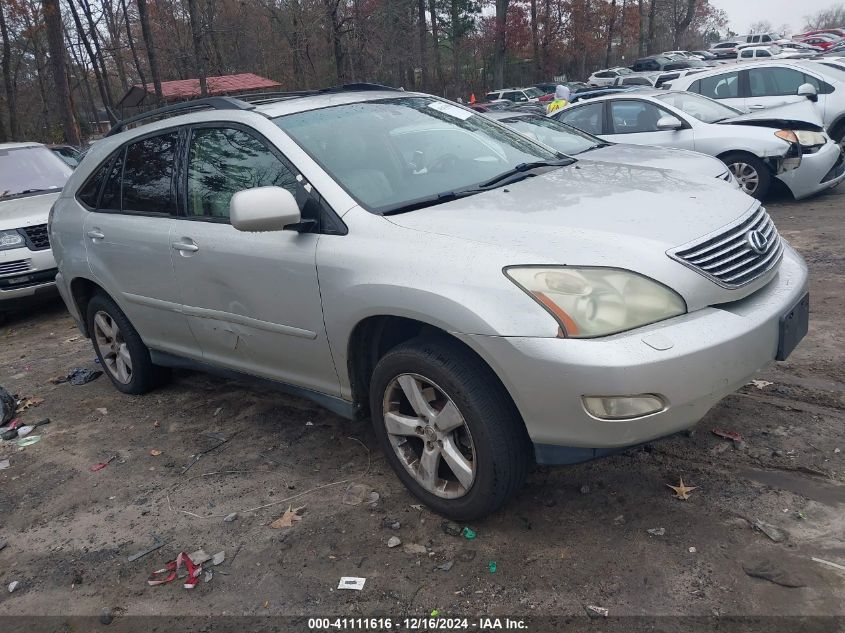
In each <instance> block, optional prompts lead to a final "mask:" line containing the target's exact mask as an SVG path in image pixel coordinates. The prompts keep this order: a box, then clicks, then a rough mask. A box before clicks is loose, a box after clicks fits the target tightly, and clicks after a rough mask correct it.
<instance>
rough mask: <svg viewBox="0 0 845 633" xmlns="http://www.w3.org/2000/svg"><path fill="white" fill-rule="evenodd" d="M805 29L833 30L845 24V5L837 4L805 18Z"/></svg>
mask: <svg viewBox="0 0 845 633" xmlns="http://www.w3.org/2000/svg"><path fill="white" fill-rule="evenodd" d="M804 20H805V23H804V29H805V30H807V31H811V30H814V29H833V28H836V27H839V26H842V25H843V24H845V4H837V5H835V6H832V7H830V8H829V9H824V10H823V11H818V12H817V13H814V14H813V15H808V16H805V17H804Z"/></svg>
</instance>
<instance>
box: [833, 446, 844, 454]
mask: <svg viewBox="0 0 845 633" xmlns="http://www.w3.org/2000/svg"><path fill="white" fill-rule="evenodd" d="M833 452H834V453H835V454H836V455H838V454H839V453H841V452H842V449H841V448H834V449H833Z"/></svg>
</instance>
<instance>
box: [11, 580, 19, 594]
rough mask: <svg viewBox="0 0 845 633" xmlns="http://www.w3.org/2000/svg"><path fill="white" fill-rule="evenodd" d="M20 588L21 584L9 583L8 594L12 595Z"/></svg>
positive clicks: (17, 582)
mask: <svg viewBox="0 0 845 633" xmlns="http://www.w3.org/2000/svg"><path fill="white" fill-rule="evenodd" d="M20 586H21V583H20V582H19V581H17V580H13V581H12V582H10V583H9V586H8V589H9V593H14V591H15V590H16V589H17V588H18V587H20Z"/></svg>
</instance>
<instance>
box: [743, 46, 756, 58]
mask: <svg viewBox="0 0 845 633" xmlns="http://www.w3.org/2000/svg"><path fill="white" fill-rule="evenodd" d="M739 56H740V57H742V58H743V59H746V58H748V57H754V51H752V50H751V49H748V48H745V49H743V50H742V52H741V53H740V54H739Z"/></svg>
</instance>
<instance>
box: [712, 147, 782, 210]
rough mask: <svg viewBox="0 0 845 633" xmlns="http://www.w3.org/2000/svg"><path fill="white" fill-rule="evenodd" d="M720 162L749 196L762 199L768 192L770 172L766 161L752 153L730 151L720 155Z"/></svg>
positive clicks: (770, 182) (770, 180)
mask: <svg viewBox="0 0 845 633" xmlns="http://www.w3.org/2000/svg"><path fill="white" fill-rule="evenodd" d="M722 162H723V163H725V165H727V166H728V169H730V170H731V173H732V174H733V175H734V178H736V179H737V181H738V182H739V184H740V186H741V187H742V190H743V191H744V192H745V193H747V194H748V195H749V196H753V197H755V198H757V199H758V200H762V199H763V198H765V197H766V195H767V194H768V193H769V189H770V188H771V186H772V173H771V171H769V168H768V167H766V163H764V162H763V161H762V160H760V159H759V158H757V157H756V156H754V155H753V154H745V153H742V152H731V153H730V154H725V155H724V156H722Z"/></svg>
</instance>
